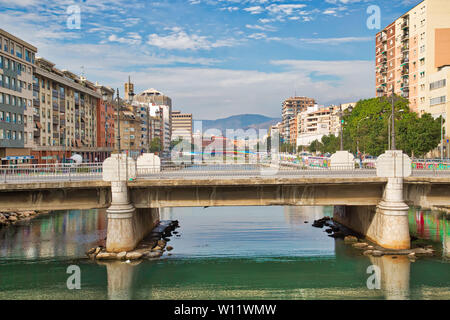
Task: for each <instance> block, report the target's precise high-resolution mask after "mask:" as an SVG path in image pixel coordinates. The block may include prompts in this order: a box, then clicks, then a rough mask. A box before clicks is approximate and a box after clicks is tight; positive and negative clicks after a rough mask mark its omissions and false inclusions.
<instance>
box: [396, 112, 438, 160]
mask: <svg viewBox="0 0 450 320" xmlns="http://www.w3.org/2000/svg"><path fill="white" fill-rule="evenodd" d="M397 126H398V143H397V146H398V148H399V149H401V150H403V151H404V152H406V153H407V154H409V155H411V156H424V155H425V154H426V153H428V152H429V151H430V150H432V149H434V148H436V147H437V146H438V145H439V143H440V140H441V117H439V118H438V119H436V120H435V119H433V117H432V116H431V115H430V114H428V113H425V114H424V115H422V117H420V118H419V117H418V116H417V114H416V113H410V114H408V115H406V116H405V117H404V118H403V119H401V120H400V121H399V122H398V123H397ZM396 132H397V130H396Z"/></svg>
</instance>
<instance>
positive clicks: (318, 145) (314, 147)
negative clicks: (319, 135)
mask: <svg viewBox="0 0 450 320" xmlns="http://www.w3.org/2000/svg"><path fill="white" fill-rule="evenodd" d="M321 147H322V144H321V143H320V141H319V140H314V141H313V142H311V144H310V145H309V147H308V150H309V152H317V151H319V150H320V148H321Z"/></svg>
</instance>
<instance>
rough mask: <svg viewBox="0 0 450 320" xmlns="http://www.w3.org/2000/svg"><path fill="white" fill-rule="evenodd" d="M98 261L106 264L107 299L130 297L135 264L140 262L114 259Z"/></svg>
mask: <svg viewBox="0 0 450 320" xmlns="http://www.w3.org/2000/svg"><path fill="white" fill-rule="evenodd" d="M98 263H99V264H100V265H105V266H106V273H107V275H108V299H109V300H130V299H132V289H133V287H134V278H135V277H134V276H135V270H136V265H138V264H139V263H140V262H133V263H126V262H123V261H114V262H104V263H101V262H98Z"/></svg>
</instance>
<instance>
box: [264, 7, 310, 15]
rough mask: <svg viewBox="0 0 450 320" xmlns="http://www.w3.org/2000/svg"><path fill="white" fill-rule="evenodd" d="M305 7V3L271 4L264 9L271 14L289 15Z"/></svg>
mask: <svg viewBox="0 0 450 320" xmlns="http://www.w3.org/2000/svg"><path fill="white" fill-rule="evenodd" d="M305 7H306V5H305V4H271V5H269V6H268V7H266V9H267V11H269V12H270V13H273V14H285V15H291V14H293V13H294V12H298V11H299V10H300V9H303V8H305Z"/></svg>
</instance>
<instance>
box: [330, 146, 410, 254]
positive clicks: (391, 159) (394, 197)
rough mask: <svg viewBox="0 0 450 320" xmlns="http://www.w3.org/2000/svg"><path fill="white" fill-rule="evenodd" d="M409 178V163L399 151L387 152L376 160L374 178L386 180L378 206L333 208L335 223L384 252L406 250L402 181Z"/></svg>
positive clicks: (406, 226) (406, 212)
mask: <svg viewBox="0 0 450 320" xmlns="http://www.w3.org/2000/svg"><path fill="white" fill-rule="evenodd" d="M410 175H411V159H410V158H409V157H408V156H407V155H405V154H403V152H402V151H400V150H391V151H386V152H385V153H384V154H382V155H381V156H380V157H379V158H378V160H377V176H378V177H384V178H387V180H388V181H387V184H386V186H385V188H384V192H383V198H382V200H381V201H380V203H379V204H378V205H377V206H344V207H337V208H335V214H334V220H336V221H337V222H339V223H341V224H343V225H344V226H347V227H348V228H350V229H352V230H354V231H356V232H358V233H360V234H361V235H363V236H365V237H366V238H368V239H369V240H371V241H373V242H375V243H377V244H379V245H380V246H382V247H384V248H387V249H396V250H400V249H409V248H410V240H411V239H410V235H409V222H408V212H409V206H408V205H407V204H406V203H405V200H404V192H403V178H404V177H408V176H410Z"/></svg>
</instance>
